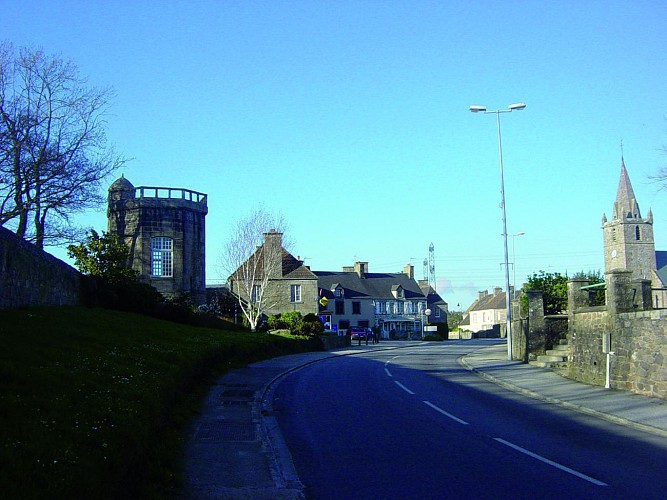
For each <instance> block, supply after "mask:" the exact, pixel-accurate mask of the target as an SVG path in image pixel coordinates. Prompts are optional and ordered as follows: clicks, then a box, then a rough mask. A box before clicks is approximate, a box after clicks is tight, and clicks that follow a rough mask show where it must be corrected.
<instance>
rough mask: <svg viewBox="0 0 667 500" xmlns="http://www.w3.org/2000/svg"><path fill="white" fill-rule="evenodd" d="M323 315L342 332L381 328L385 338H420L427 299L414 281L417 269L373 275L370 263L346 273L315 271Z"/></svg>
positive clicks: (331, 327) (327, 323)
mask: <svg viewBox="0 0 667 500" xmlns="http://www.w3.org/2000/svg"><path fill="white" fill-rule="evenodd" d="M314 274H315V275H316V276H317V282H318V287H319V297H320V301H319V315H320V318H321V319H322V322H323V323H324V324H325V327H328V329H329V330H331V331H337V332H339V333H342V332H345V331H347V329H348V328H350V327H352V326H359V327H364V328H371V327H378V328H379V329H380V331H381V335H382V337H383V338H389V336H390V332H394V334H395V335H396V336H398V337H406V336H409V337H415V338H416V337H417V336H419V335H420V333H419V332H420V330H421V324H422V323H421V322H422V320H423V319H424V316H423V311H424V310H425V309H426V297H425V296H424V294H423V293H422V290H421V289H420V287H419V284H418V283H417V282H416V281H415V279H414V266H411V265H409V264H408V265H407V266H405V268H404V269H403V272H401V273H371V272H369V270H368V262H355V264H354V266H346V267H343V270H342V271H315V272H314Z"/></svg>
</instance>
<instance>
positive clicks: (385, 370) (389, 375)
mask: <svg viewBox="0 0 667 500" xmlns="http://www.w3.org/2000/svg"><path fill="white" fill-rule="evenodd" d="M384 372H385V373H386V374H387V376H388V377H393V375H392V374H391V372H390V371H389V370H387V369H386V368H385V369H384Z"/></svg>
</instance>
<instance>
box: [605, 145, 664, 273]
mask: <svg viewBox="0 0 667 500" xmlns="http://www.w3.org/2000/svg"><path fill="white" fill-rule="evenodd" d="M602 233H603V238H604V269H605V273H609V272H610V271H613V270H627V271H632V278H631V279H649V280H650V279H651V276H652V271H653V270H655V269H656V261H655V243H654V241H653V214H652V213H651V209H649V210H648V213H647V217H646V218H645V219H644V218H642V216H641V213H640V211H639V204H638V203H637V200H636V198H635V193H634V191H633V190H632V184H630V178H629V177H628V172H627V170H626V169H625V161H624V160H623V158H621V178H620V180H619V181H618V191H617V192H616V201H615V202H614V211H613V214H612V218H611V220H607V216H606V215H605V214H602Z"/></svg>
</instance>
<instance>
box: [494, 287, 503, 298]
mask: <svg viewBox="0 0 667 500" xmlns="http://www.w3.org/2000/svg"><path fill="white" fill-rule="evenodd" d="M501 293H503V289H502V288H501V287H499V286H497V287H495V288H494V289H493V295H494V296H496V295H500V294H501Z"/></svg>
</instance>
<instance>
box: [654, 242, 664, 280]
mask: <svg viewBox="0 0 667 500" xmlns="http://www.w3.org/2000/svg"><path fill="white" fill-rule="evenodd" d="M655 264H656V266H655V267H656V273H657V274H658V278H660V280H661V281H662V282H663V283H664V284H667V251H665V250H656V251H655Z"/></svg>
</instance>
